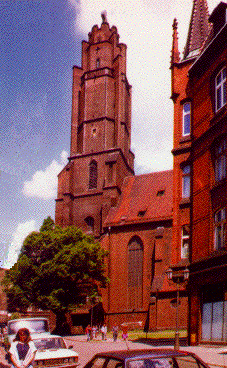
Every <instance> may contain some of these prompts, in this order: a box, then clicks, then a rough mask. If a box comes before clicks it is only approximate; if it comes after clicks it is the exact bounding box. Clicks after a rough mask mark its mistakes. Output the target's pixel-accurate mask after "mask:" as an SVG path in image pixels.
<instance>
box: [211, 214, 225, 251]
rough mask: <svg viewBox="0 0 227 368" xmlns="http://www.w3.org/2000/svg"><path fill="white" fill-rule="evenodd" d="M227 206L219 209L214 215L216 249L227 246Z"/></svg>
mask: <svg viewBox="0 0 227 368" xmlns="http://www.w3.org/2000/svg"><path fill="white" fill-rule="evenodd" d="M225 223H226V216H225V208H222V209H220V210H218V211H217V212H216V213H215V215H214V249H216V250H217V249H221V248H223V247H225Z"/></svg>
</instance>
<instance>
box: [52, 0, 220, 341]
mask: <svg viewBox="0 0 227 368" xmlns="http://www.w3.org/2000/svg"><path fill="white" fill-rule="evenodd" d="M226 14H227V4H225V3H223V2H221V3H220V4H219V5H218V6H217V7H216V8H215V9H214V11H213V12H212V14H211V15H210V16H209V12H208V6H207V2H206V0H194V1H193V7H192V14H191V19H190V24H189V30H188V37H187V41H186V46H185V49H184V53H183V57H182V58H180V53H179V50H178V32H177V20H176V19H174V22H173V40H172V53H171V65H170V70H171V77H172V85H171V89H172V91H171V99H172V101H173V105H174V116H173V121H174V132H173V150H172V154H173V157H174V165H173V170H169V171H160V172H154V173H150V174H144V175H135V173H134V154H133V152H132V151H131V104H132V101H131V89H132V87H131V85H130V81H128V78H127V46H126V45H125V44H123V43H120V42H119V34H118V30H117V28H116V27H115V26H112V27H110V25H109V23H108V21H107V18H106V15H105V14H102V23H101V26H100V27H99V26H98V25H94V26H93V27H92V30H91V32H90V33H89V34H88V40H87V41H83V42H82V61H81V66H74V67H73V87H72V119H71V148H70V157H69V159H68V163H67V165H66V166H65V167H64V168H63V170H62V171H61V172H60V174H59V176H58V196H57V199H56V214H55V221H56V224H57V225H60V226H63V227H64V226H68V225H75V226H77V227H78V228H81V229H82V230H83V231H84V232H85V233H87V234H92V235H94V237H95V238H96V239H98V240H99V241H100V243H101V244H102V246H103V247H104V248H105V249H106V250H108V252H109V256H108V260H107V275H108V277H109V279H110V283H109V285H108V287H107V289H105V290H102V293H101V294H102V295H101V297H102V298H101V301H100V303H101V304H102V309H103V311H104V317H105V322H106V323H107V324H108V326H109V327H112V326H114V325H119V326H120V325H121V324H124V323H128V325H130V324H132V325H133V324H134V325H135V326H141V327H143V328H144V327H146V328H147V329H148V328H149V330H159V329H174V328H175V327H176V310H177V312H178V313H177V324H178V328H188V333H189V342H190V343H191V344H196V343H200V342H201V341H202V342H203V341H204V342H207V341H216V340H218V341H226V336H227V334H226V330H227V329H226V326H225V323H226V322H224V321H225V320H226V319H225V317H224V316H225V314H226V310H227V309H226V296H227V291H226V290H227V288H226V284H227V279H226V276H225V275H227V272H223V273H222V277H221V282H219V280H220V275H219V270H220V269H221V270H223V271H224V270H225V268H227V261H226V257H227V252H226V245H225V244H226V240H225V207H226V200H225V197H226V194H225V188H226V180H225V178H226V168H225V165H226V144H225V136H226V130H227V128H226V124H225V116H226V55H227V48H226V35H227V33H226V32H227V31H226V29H227V28H226V27H227V26H226V19H227V17H226ZM151 159H152V158H151ZM212 170H213V171H212ZM186 270H187V271H189V273H190V276H189V281H188V282H184V281H185V280H184V279H182V275H184V274H185V271H186ZM226 271H227V270H226ZM168 275H169V276H171V277H167V276H168ZM207 275H209V277H208V276H207ZM214 290H215V292H214ZM176 296H177V298H176ZM178 297H179V300H180V302H179V303H178ZM100 303H99V304H100ZM176 305H177V308H176ZM94 308H95V307H94ZM207 311H208V312H207ZM79 313H80V312H79V311H78V314H79ZM75 320H76V321H77V322H76V323H78V321H79V320H80V321H82V322H81V323H82V324H83V320H84V321H85V319H84V313H82V312H81V316H79V318H76V319H75ZM217 326H221V331H222V332H221V335H220V334H219V335H218V337H217V334H216V333H215V332H214V331H215V328H216V327H217Z"/></svg>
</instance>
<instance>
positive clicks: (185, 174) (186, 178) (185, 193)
mask: <svg viewBox="0 0 227 368" xmlns="http://www.w3.org/2000/svg"><path fill="white" fill-rule="evenodd" d="M190 172H191V168H190V165H186V166H184V167H183V169H182V198H189V197H190V183H191V177H190Z"/></svg>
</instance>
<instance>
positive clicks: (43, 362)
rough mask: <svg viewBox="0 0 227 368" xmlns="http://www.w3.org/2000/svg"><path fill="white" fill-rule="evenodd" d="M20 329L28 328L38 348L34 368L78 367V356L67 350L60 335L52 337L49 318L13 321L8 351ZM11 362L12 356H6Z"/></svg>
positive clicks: (8, 328)
mask: <svg viewBox="0 0 227 368" xmlns="http://www.w3.org/2000/svg"><path fill="white" fill-rule="evenodd" d="M20 328H28V330H29V331H30V334H31V338H32V340H33V342H34V344H35V346H36V348H37V351H36V354H35V361H34V368H35V367H39V368H41V367H42V368H45V367H48V368H50V367H53V368H58V367H61V368H75V367H76V366H77V365H78V354H77V353H76V352H75V351H73V350H71V348H72V347H69V348H67V345H66V343H65V341H64V339H63V338H62V337H61V336H58V335H51V334H50V330H49V325H48V320H47V318H21V319H13V320H10V321H9V322H8V325H7V333H8V336H7V346H6V344H5V348H6V350H9V347H10V345H11V343H12V341H13V340H14V338H15V336H16V333H17V331H18V330H19V329H20ZM6 358H7V360H8V361H9V362H10V354H9V353H7V354H6Z"/></svg>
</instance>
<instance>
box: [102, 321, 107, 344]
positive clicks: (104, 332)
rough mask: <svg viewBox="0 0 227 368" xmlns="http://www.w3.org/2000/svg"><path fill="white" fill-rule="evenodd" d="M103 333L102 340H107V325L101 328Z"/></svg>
mask: <svg viewBox="0 0 227 368" xmlns="http://www.w3.org/2000/svg"><path fill="white" fill-rule="evenodd" d="M101 333H102V340H106V334H107V326H106V324H105V323H104V324H103V325H102V327H101Z"/></svg>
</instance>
